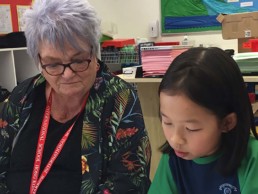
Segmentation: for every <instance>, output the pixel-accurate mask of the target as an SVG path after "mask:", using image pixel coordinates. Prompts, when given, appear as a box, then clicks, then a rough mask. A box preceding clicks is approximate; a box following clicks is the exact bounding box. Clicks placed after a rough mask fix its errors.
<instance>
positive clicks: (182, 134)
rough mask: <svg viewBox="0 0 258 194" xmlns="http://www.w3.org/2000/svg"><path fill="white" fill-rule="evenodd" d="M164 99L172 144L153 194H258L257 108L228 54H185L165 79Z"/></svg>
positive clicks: (166, 148) (165, 147)
mask: <svg viewBox="0 0 258 194" xmlns="http://www.w3.org/2000/svg"><path fill="white" fill-rule="evenodd" d="M159 96H160V116H161V121H162V128H163V131H164V134H165V137H166V140H167V141H166V143H165V144H164V145H163V146H162V147H161V151H162V153H163V154H162V158H161V160H160V164H159V167H158V169H157V172H156V175H155V177H154V180H153V182H152V185H151V188H150V190H149V192H148V193H149V194H157V193H159V194H170V193H172V194H205V193H209V194H238V193H241V194H257V193H258V141H257V133H256V130H255V125H254V117H253V113H252V107H251V104H250V101H249V98H248V94H247V90H246V86H245V83H244V80H243V78H242V75H241V72H240V70H239V68H238V66H237V64H236V62H235V61H234V60H233V59H232V58H231V57H230V56H229V55H228V54H227V53H225V52H224V51H223V50H221V49H219V48H201V47H200V48H192V49H189V50H188V51H186V52H184V53H182V54H181V55H180V56H178V57H177V58H176V59H175V60H174V61H173V62H172V64H171V65H170V67H169V69H168V70H167V72H166V74H165V75H164V78H163V80H162V82H161V84H160V87H159ZM250 131H251V132H250ZM250 133H252V134H251V135H250Z"/></svg>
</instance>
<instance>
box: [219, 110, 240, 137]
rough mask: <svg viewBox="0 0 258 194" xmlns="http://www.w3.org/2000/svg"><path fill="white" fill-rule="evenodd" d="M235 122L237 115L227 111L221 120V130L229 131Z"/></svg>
mask: <svg viewBox="0 0 258 194" xmlns="http://www.w3.org/2000/svg"><path fill="white" fill-rule="evenodd" d="M236 124H237V115H236V113H234V112H233V113H229V114H228V115H227V116H225V117H224V119H223V121H222V132H223V133H227V132H229V131H231V130H232V129H233V128H234V127H235V126H236Z"/></svg>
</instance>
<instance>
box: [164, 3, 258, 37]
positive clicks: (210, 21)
mask: <svg viewBox="0 0 258 194" xmlns="http://www.w3.org/2000/svg"><path fill="white" fill-rule="evenodd" d="M250 11H258V0H161V27H162V33H163V34H166V33H182V32H183V33H184V32H200V31H211V30H220V29H221V23H219V22H218V21H217V20H216V18H217V16H218V15H219V14H220V13H222V14H233V13H242V12H250Z"/></svg>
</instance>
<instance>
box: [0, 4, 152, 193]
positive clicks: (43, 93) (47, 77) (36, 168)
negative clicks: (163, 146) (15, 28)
mask: <svg viewBox="0 0 258 194" xmlns="http://www.w3.org/2000/svg"><path fill="white" fill-rule="evenodd" d="M25 22H26V30H25V35H26V39H27V47H28V53H29V55H30V56H31V57H32V58H33V59H34V61H35V63H36V64H37V65H38V66H39V69H40V71H41V74H40V75H37V76H35V77H32V78H30V79H28V80H25V81H24V82H22V83H20V84H19V85H18V86H17V87H16V88H15V89H14V90H13V91H12V93H11V95H10V97H9V98H8V99H7V100H6V101H5V102H4V103H2V104H1V106H0V112H1V114H0V193H1V194H2V193H9V192H10V193H19V194H23V193H26V194H28V193H30V194H32V193H37V194H40V193H44V194H46V193H49V194H52V193H55V194H59V193H60V194H61V193H62V194H66V193H69V194H76V193H105V194H108V193H119V194H125V193H147V190H148V188H149V185H150V181H149V167H150V155H151V153H150V152H151V150H150V143H149V138H148V136H147V132H146V129H145V126H144V121H143V116H142V111H141V108H140V103H139V99H138V96H137V94H136V92H135V91H134V90H133V88H132V87H131V86H130V85H129V84H128V83H126V82H125V81H123V80H121V79H120V78H118V77H116V76H113V75H112V74H111V73H110V72H109V70H108V69H107V67H106V65H105V64H103V63H102V62H101V61H100V60H98V59H97V53H98V50H99V49H98V47H99V38H100V35H101V32H100V27H99V20H98V19H97V16H96V13H95V11H94V9H93V8H92V7H91V6H90V5H89V4H88V2H87V1H86V0H36V1H35V3H34V5H33V7H32V9H30V10H28V11H27V12H26V14H25Z"/></svg>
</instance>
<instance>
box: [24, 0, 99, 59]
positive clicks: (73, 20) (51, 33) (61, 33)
mask: <svg viewBox="0 0 258 194" xmlns="http://www.w3.org/2000/svg"><path fill="white" fill-rule="evenodd" d="M24 21H25V36H26V40H27V49H28V54H29V55H30V56H31V57H32V58H33V59H34V61H35V62H36V64H38V60H39V59H38V54H39V46H40V43H41V42H42V41H46V42H48V43H50V44H51V45H53V46H54V47H55V48H57V49H59V50H62V51H63V52H65V51H64V45H65V44H69V45H71V46H72V47H73V48H75V49H76V50H81V51H83V48H82V47H81V46H80V44H79V42H78V41H80V42H84V43H87V44H89V45H90V46H91V47H92V54H93V55H97V54H98V51H99V40H100V37H101V30H100V20H99V18H98V17H97V14H96V12H95V9H94V8H93V7H92V6H91V5H90V4H89V3H88V1H87V0H36V1H35V2H34V4H33V6H32V9H29V10H28V11H26V12H25V14H24Z"/></svg>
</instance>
